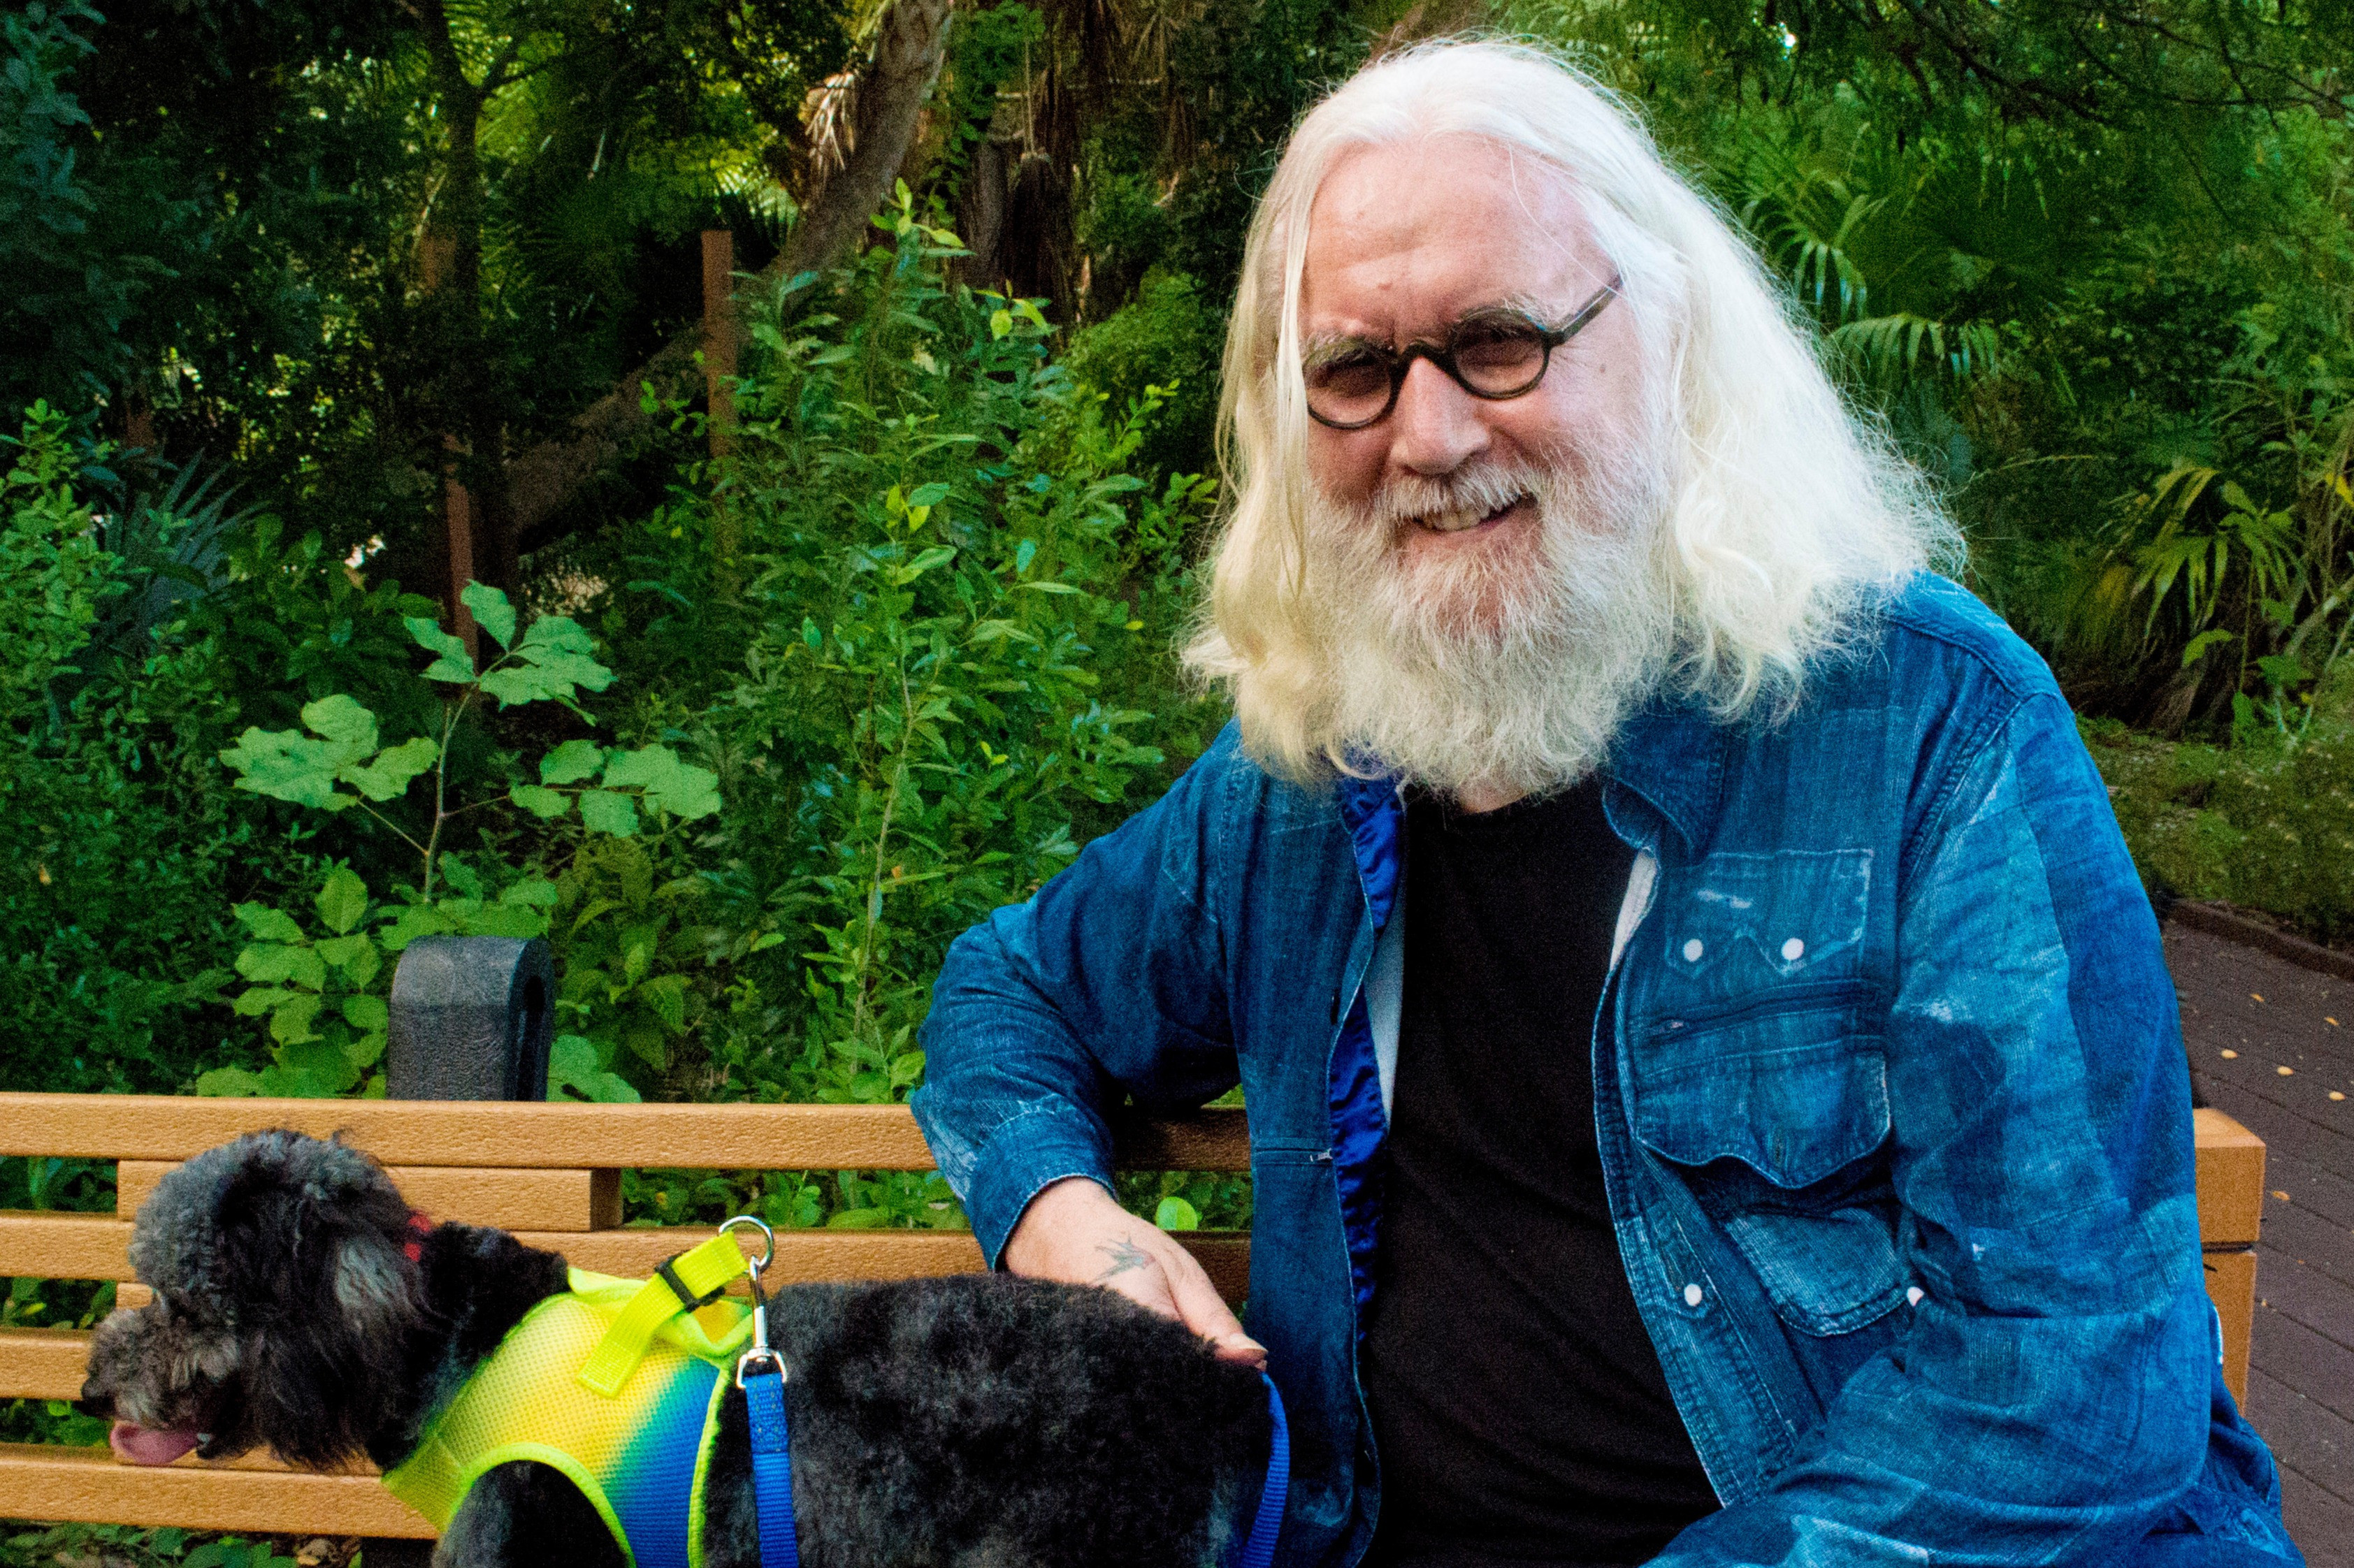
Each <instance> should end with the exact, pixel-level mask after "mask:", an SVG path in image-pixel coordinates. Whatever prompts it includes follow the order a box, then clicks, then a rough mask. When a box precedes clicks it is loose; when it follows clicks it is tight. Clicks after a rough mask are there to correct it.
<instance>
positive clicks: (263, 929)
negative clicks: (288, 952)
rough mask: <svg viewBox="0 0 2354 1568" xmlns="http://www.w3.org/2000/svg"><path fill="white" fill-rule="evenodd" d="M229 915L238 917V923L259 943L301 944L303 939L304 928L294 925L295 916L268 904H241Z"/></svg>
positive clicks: (232, 909) (233, 908)
mask: <svg viewBox="0 0 2354 1568" xmlns="http://www.w3.org/2000/svg"><path fill="white" fill-rule="evenodd" d="M229 913H230V914H232V915H234V916H237V923H238V924H239V925H240V926H242V927H245V928H246V930H247V931H248V932H249V934H250V935H251V936H252V937H253V938H254V940H256V941H258V942H299V941H301V940H302V927H300V926H297V925H296V924H295V923H294V916H292V915H289V914H287V913H286V912H285V911H284V910H282V909H272V908H271V907H270V906H269V905H267V904H239V905H237V906H234V907H232V908H231V909H230V910H229Z"/></svg>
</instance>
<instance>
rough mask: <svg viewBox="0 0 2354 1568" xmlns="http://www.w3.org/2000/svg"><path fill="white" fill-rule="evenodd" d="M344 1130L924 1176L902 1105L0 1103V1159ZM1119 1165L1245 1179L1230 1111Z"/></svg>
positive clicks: (1244, 1133) (130, 1156)
mask: <svg viewBox="0 0 2354 1568" xmlns="http://www.w3.org/2000/svg"><path fill="white" fill-rule="evenodd" d="M272 1127H288V1128H294V1129H295V1130H297V1131H299V1132H307V1133H311V1134H313V1135H314V1136H317V1137H322V1138H323V1137H327V1136H330V1135H332V1134H334V1133H336V1132H347V1133H349V1134H350V1135H351V1138H352V1139H353V1141H354V1142H355V1143H357V1144H359V1145H360V1146H361V1147H363V1148H365V1149H366V1150H368V1151H369V1152H370V1153H372V1154H374V1155H375V1156H376V1158H377V1159H378V1160H383V1161H384V1162H385V1163H386V1164H387V1165H446V1166H472V1167H478V1168H484V1169H502V1168H507V1167H531V1168H533V1169H537V1170H562V1169H567V1168H573V1169H596V1168H610V1167H615V1166H644V1165H657V1166H683V1167H685V1168H688V1169H692V1170H705V1171H714V1170H716V1171H811V1170H821V1171H839V1170H861V1171H929V1170H931V1169H933V1164H932V1154H931V1150H929V1149H928V1147H926V1145H925V1143H924V1139H923V1135H922V1134H921V1133H919V1132H918V1131H917V1129H916V1119H915V1118H914V1117H913V1116H912V1115H911V1114H910V1113H909V1112H908V1110H907V1107H905V1106H743V1105H652V1106H591V1105H557V1104H546V1105H541V1104H523V1105H518V1104H503V1103H496V1102H491V1103H484V1102H479V1101H467V1100H266V1099H200V1098H195V1097H186V1096H178V1095H38V1094H18V1093H8V1094H0V1155H10V1154H56V1155H67V1156H71V1157H76V1158H80V1159H89V1160H186V1159H187V1158H188V1157H189V1156H190V1155H193V1154H198V1153H201V1152H202V1151H204V1150H207V1149H210V1148H212V1147H213V1146H214V1145H215V1144H218V1143H226V1142H227V1141H228V1140H229V1139H232V1138H235V1137H237V1136H238V1135H239V1134H240V1133H245V1132H252V1131H255V1130H257V1129H260V1128H272ZM1121 1135H1122V1136H1121V1139H1120V1147H1119V1164H1120V1165H1121V1167H1122V1168H1123V1169H1128V1170H1144V1171H1246V1170H1248V1169H1249V1168H1250V1139H1249V1133H1248V1130H1247V1128H1246V1123H1245V1121H1244V1117H1243V1112H1242V1111H1241V1109H1240V1108H1239V1107H1236V1108H1231V1109H1221V1110H1214V1111H1204V1112H1201V1113H1199V1114H1198V1115H1196V1116H1193V1117H1188V1118H1183V1119H1182V1120H1179V1121H1168V1122H1151V1123H1139V1124H1136V1125H1133V1126H1129V1125H1123V1127H1122V1128H1121Z"/></svg>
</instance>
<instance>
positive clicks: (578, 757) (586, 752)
mask: <svg viewBox="0 0 2354 1568" xmlns="http://www.w3.org/2000/svg"><path fill="white" fill-rule="evenodd" d="M604 766H605V748H604V747H600V746H599V745H598V744H597V743H596V742H595V741H593V740H567V741H566V742H565V743H564V744H563V745H562V746H559V747H557V748H556V749H555V750H554V751H551V752H549V753H548V754H547V755H546V757H543V758H540V759H539V781H540V782H541V783H543V784H578V783H579V782H580V781H581V780H582V779H591V778H594V777H595V776H596V773H597V769H599V768H602V767H604Z"/></svg>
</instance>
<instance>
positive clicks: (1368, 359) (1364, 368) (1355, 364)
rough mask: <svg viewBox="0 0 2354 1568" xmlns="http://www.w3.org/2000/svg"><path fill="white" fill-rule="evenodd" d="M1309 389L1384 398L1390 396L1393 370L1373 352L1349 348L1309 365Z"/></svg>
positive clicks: (1336, 393)
mask: <svg viewBox="0 0 2354 1568" xmlns="http://www.w3.org/2000/svg"><path fill="white" fill-rule="evenodd" d="M1308 388H1309V390H1310V392H1315V393H1327V394H1330V395H1331V396H1332V397H1351V398H1355V397H1387V396H1388V395H1389V389H1390V370H1389V366H1386V365H1384V364H1383V363H1382V362H1381V360H1380V359H1378V358H1376V357H1375V356H1374V355H1370V354H1366V353H1363V351H1360V350H1352V351H1347V352H1343V353H1341V354H1336V355H1330V356H1328V357H1326V358H1323V359H1320V360H1318V361H1317V362H1316V363H1314V364H1313V365H1310V366H1309V367H1308Z"/></svg>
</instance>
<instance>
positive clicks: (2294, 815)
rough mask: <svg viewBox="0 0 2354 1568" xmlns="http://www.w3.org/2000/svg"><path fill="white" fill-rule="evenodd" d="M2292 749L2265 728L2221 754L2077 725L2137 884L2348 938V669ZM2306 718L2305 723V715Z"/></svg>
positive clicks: (2353, 919) (2352, 715)
mask: <svg viewBox="0 0 2354 1568" xmlns="http://www.w3.org/2000/svg"><path fill="white" fill-rule="evenodd" d="M2300 706H2303V707H2306V711H2307V712H2308V713H2313V714H2315V716H2312V717H2310V718H2309V719H2307V720H2306V726H2301V727H2300V732H2299V734H2298V735H2297V736H2296V737H2295V740H2294V742H2292V741H2291V740H2289V739H2288V738H2287V737H2285V736H2282V735H2281V734H2279V732H2277V731H2276V730H2272V729H2271V728H2270V727H2269V726H2252V727H2251V728H2249V729H2246V730H2243V734H2242V736H2241V737H2240V740H2239V742H2238V744H2235V745H2233V746H2232V747H2228V748H2226V747H2214V746H2209V745H2206V744H2203V743H2200V742H2170V741H2165V740H2161V739H2158V738H2156V737H2153V736H2141V735H2136V734H2134V733H2133V732H2131V731H2129V730H2126V728H2125V727H2124V726H2121V725H2118V724H2116V723H2115V721H2113V720H2112V721H2106V722H2102V721H2091V722H2087V723H2086V724H2085V726H2084V729H2085V738H2086V740H2087V742H2088V743H2089V744H2090V746H2091V748H2092V753H2093V758H2094V761H2095V762H2097V763H2098V764H2099V765H2100V768H2101V772H2102V775H2103V777H2104V778H2105V779H2106V780H2107V781H2108V783H2109V786H2110V798H2111V800H2112V802H2113V803H2114V804H2115V808H2116V812H2117V822H2118V825H2119V826H2121V827H2122V828H2123V829H2124V830H2125V833H2126V843H2127V845H2128V846H2129V847H2130V848H2131V849H2132V851H2133V853H2134V859H2135V861H2136V863H2138V864H2139V865H2140V866H2141V868H2142V872H2143V874H2144V875H2145V876H2146V877H2148V878H2150V879H2152V880H2154V881H2158V882H2162V883H2164V884H2165V885H2168V886H2169V887H2172V888H2173V889H2175V890H2176V891H2177V892H2179V893H2181V894H2183V895H2186V896H2189V897H2193V898H2219V899H2223V900H2225V901H2227V902H2230V903H2232V904H2236V905H2240V906H2243V907H2245V908H2249V909H2255V910H2260V911H2263V912H2264V913H2265V914H2268V915H2272V916H2277V917H2278V918H2280V919H2281V920H2283V921H2285V922H2286V923H2287V924H2289V925H2291V926H2293V927H2296V928H2297V929H2299V930H2301V931H2303V932H2304V933H2306V935H2308V936H2311V937H2313V938H2317V939H2318V940H2322V941H2336V942H2341V943H2342V942H2344V941H2346V940H2347V939H2348V938H2354V879H2349V877H2348V876H2347V874H2346V867H2347V866H2348V865H2349V863H2354V666H2349V665H2347V664H2342V663H2341V664H2340V665H2339V667H2338V671H2337V672H2336V673H2335V677H2334V678H2333V679H2332V680H2330V681H2328V682H2327V683H2324V684H2323V686H2322V689H2321V690H2320V692H2319V693H2318V694H2317V698H2316V700H2315V702H2314V703H2312V704H2311V705H2300ZM2316 710H2317V712H2316Z"/></svg>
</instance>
